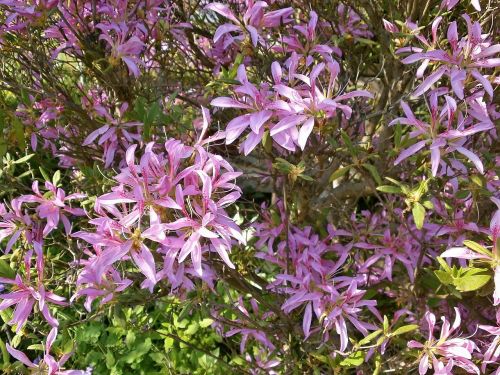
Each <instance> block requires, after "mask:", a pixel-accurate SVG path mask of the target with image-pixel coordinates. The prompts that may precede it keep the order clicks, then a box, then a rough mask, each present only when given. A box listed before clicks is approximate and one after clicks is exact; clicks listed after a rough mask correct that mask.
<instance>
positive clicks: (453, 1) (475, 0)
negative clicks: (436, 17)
mask: <svg viewBox="0 0 500 375" xmlns="http://www.w3.org/2000/svg"><path fill="white" fill-rule="evenodd" d="M459 2H460V0H443V1H442V2H441V8H446V10H451V9H453V8H454V7H455V6H456V5H457V4H458V3H459ZM470 3H471V4H472V6H473V7H474V8H475V9H476V10H477V11H478V12H480V11H481V4H480V3H479V0H470Z"/></svg>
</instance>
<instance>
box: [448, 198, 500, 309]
mask: <svg viewBox="0 0 500 375" xmlns="http://www.w3.org/2000/svg"><path fill="white" fill-rule="evenodd" d="M491 200H492V201H493V202H494V203H495V204H496V205H497V210H496V211H495V213H494V215H493V217H492V218H491V222H490V231H489V234H490V235H491V238H492V240H493V250H492V251H489V250H488V249H486V248H483V247H482V246H479V247H474V249H469V248H466V247H452V248H450V249H448V250H446V251H445V252H444V253H442V254H441V257H442V258H459V259H471V260H477V261H478V262H480V263H486V264H487V265H489V266H490V268H491V269H492V270H493V271H494V273H495V276H494V282H495V291H494V292H493V305H494V306H497V305H499V304H500V243H499V241H498V239H499V237H500V199H498V198H495V197H493V198H491Z"/></svg>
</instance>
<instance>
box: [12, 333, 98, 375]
mask: <svg viewBox="0 0 500 375" xmlns="http://www.w3.org/2000/svg"><path fill="white" fill-rule="evenodd" d="M56 337H57V328H56V327H54V328H52V329H51V330H50V332H49V334H48V336H47V341H46V343H45V352H44V356H43V358H42V359H41V360H40V361H37V363H34V362H32V361H31V360H30V359H29V358H28V356H26V354H24V353H23V352H22V351H20V350H17V349H14V348H13V347H12V346H10V345H9V344H6V345H5V346H6V347H7V351H8V352H9V353H10V355H11V356H13V357H14V358H15V359H17V360H18V361H20V362H22V363H23V364H24V365H26V366H28V368H30V369H32V370H31V371H32V372H33V373H35V372H36V373H37V374H42V373H43V374H46V375H91V373H92V371H90V370H87V371H82V370H63V369H62V367H63V366H64V364H65V363H66V362H67V361H68V359H69V358H70V356H71V353H66V354H63V355H62V356H61V358H60V359H59V361H56V360H55V358H54V357H53V356H52V355H51V354H50V350H51V349H52V345H53V344H54V341H55V340H56Z"/></svg>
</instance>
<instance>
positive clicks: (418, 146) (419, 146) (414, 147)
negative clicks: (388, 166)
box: [394, 141, 427, 165]
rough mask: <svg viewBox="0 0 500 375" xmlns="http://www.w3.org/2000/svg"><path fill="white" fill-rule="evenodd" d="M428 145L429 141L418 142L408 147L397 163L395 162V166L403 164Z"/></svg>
mask: <svg viewBox="0 0 500 375" xmlns="http://www.w3.org/2000/svg"><path fill="white" fill-rule="evenodd" d="M426 143H427V141H420V142H417V143H415V144H414V145H412V146H410V147H408V148H407V149H405V150H403V151H402V152H401V154H399V156H398V158H397V159H396V161H395V162H394V165H398V164H399V163H401V162H402V161H403V160H405V159H406V158H409V157H410V156H412V155H413V154H415V153H417V152H418V151H420V150H421V149H422V148H423V147H424V146H425V144H426Z"/></svg>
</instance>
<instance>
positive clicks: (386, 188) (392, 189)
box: [377, 185, 402, 194]
mask: <svg viewBox="0 0 500 375" xmlns="http://www.w3.org/2000/svg"><path fill="white" fill-rule="evenodd" d="M377 190H378V191H381V192H382V193H389V194H401V193H402V191H401V188H400V187H397V186H392V185H382V186H378V187H377Z"/></svg>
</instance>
